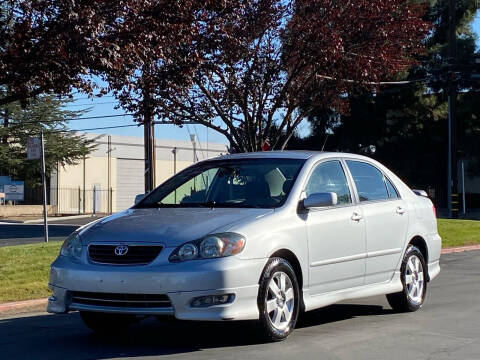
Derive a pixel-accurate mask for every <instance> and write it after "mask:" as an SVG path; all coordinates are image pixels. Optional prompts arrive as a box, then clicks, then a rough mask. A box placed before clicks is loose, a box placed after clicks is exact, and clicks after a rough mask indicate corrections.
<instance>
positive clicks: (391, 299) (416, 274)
mask: <svg viewBox="0 0 480 360" xmlns="http://www.w3.org/2000/svg"><path fill="white" fill-rule="evenodd" d="M426 270H427V267H426V265H425V259H424V257H423V255H422V253H421V251H420V250H419V249H418V248H417V247H415V246H413V245H410V246H409V247H408V248H407V251H406V252H405V256H404V258H403V262H402V266H401V279H402V284H403V290H402V291H400V292H398V293H395V294H388V295H387V300H388V303H389V304H390V306H391V307H392V309H393V310H395V311H400V312H408V311H416V310H418V309H420V308H421V307H422V305H423V302H424V300H425V294H426V292H427V281H426V280H427V276H426Z"/></svg>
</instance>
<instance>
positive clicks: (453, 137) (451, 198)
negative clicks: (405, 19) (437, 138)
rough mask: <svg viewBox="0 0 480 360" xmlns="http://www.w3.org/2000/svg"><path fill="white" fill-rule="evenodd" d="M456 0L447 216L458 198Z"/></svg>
mask: <svg viewBox="0 0 480 360" xmlns="http://www.w3.org/2000/svg"><path fill="white" fill-rule="evenodd" d="M455 13H456V0H449V12H448V48H449V58H450V59H449V65H450V66H449V67H450V70H449V77H448V160H447V161H448V164H447V172H448V175H447V203H448V217H449V218H456V217H457V216H458V211H459V201H458V200H459V199H458V169H457V153H458V151H457V123H456V117H455V111H456V106H455V105H456V100H457V84H456V75H455V70H456V63H457V33H456V21H455Z"/></svg>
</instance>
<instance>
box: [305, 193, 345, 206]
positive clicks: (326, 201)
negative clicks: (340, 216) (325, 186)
mask: <svg viewBox="0 0 480 360" xmlns="http://www.w3.org/2000/svg"><path fill="white" fill-rule="evenodd" d="M337 201H338V198H337V194H336V193H334V192H328V193H315V194H311V195H309V196H307V198H306V199H305V200H303V206H304V207H305V209H310V208H318V207H328V206H335V205H337Z"/></svg>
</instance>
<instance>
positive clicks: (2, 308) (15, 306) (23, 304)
mask: <svg viewBox="0 0 480 360" xmlns="http://www.w3.org/2000/svg"><path fill="white" fill-rule="evenodd" d="M472 250H480V245H471V246H459V247H453V248H446V249H442V254H451V253H459V252H464V251H472ZM47 302H48V300H47V299H35V300H26V301H15V302H10V303H4V304H0V315H1V314H3V313H6V312H10V311H16V310H23V309H26V308H29V307H32V306H40V305H47Z"/></svg>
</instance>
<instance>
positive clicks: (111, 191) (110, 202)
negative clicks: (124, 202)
mask: <svg viewBox="0 0 480 360" xmlns="http://www.w3.org/2000/svg"><path fill="white" fill-rule="evenodd" d="M108 191H109V192H110V201H109V204H108V206H109V207H110V209H109V210H110V214H111V213H113V188H110V189H109V190H108Z"/></svg>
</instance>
